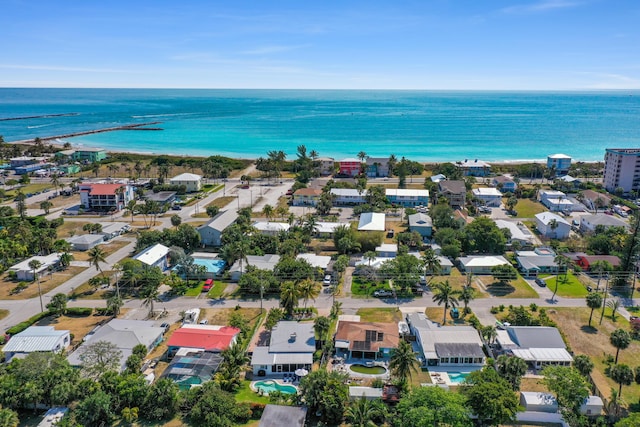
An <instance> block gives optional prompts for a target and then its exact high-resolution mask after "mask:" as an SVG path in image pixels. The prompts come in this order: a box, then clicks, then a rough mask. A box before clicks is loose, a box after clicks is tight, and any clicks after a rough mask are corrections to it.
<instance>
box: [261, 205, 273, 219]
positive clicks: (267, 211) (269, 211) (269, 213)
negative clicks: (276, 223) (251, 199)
mask: <svg viewBox="0 0 640 427" xmlns="http://www.w3.org/2000/svg"><path fill="white" fill-rule="evenodd" d="M274 212H275V209H274V208H273V206H271V205H270V204H266V205H264V207H263V208H262V214H263V215H264V216H265V217H266V218H267V221H271V218H273V214H274Z"/></svg>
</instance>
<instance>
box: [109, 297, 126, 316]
mask: <svg viewBox="0 0 640 427" xmlns="http://www.w3.org/2000/svg"><path fill="white" fill-rule="evenodd" d="M122 305H123V302H122V299H121V298H120V297H119V296H117V295H114V296H112V297H111V298H109V299H108V300H107V311H108V312H110V313H112V314H113V316H114V317H117V316H118V314H120V308H122Z"/></svg>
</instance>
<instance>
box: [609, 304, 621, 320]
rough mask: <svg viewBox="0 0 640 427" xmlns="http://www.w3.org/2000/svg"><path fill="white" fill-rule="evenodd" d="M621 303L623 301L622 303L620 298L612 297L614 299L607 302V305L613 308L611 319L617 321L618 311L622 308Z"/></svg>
mask: <svg viewBox="0 0 640 427" xmlns="http://www.w3.org/2000/svg"><path fill="white" fill-rule="evenodd" d="M620 305H621V303H620V300H619V299H612V300H609V301H608V302H607V307H609V308H610V309H611V321H612V322H615V321H616V312H617V311H618V309H619V308H620Z"/></svg>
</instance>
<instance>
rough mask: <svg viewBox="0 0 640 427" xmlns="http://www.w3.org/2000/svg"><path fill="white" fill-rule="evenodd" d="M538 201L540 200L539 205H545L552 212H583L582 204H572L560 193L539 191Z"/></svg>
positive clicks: (571, 201)
mask: <svg viewBox="0 0 640 427" xmlns="http://www.w3.org/2000/svg"><path fill="white" fill-rule="evenodd" d="M538 199H539V200H540V203H542V204H543V205H545V206H546V207H547V208H548V209H549V210H550V211H552V212H572V211H582V210H584V207H583V206H582V204H580V203H576V202H574V201H573V200H571V199H570V198H569V197H568V196H567V195H566V194H565V193H563V192H562V191H555V190H541V191H539V192H538Z"/></svg>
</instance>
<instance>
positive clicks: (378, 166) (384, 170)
mask: <svg viewBox="0 0 640 427" xmlns="http://www.w3.org/2000/svg"><path fill="white" fill-rule="evenodd" d="M367 176H368V177H369V178H377V177H382V176H389V158H388V157H367Z"/></svg>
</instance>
